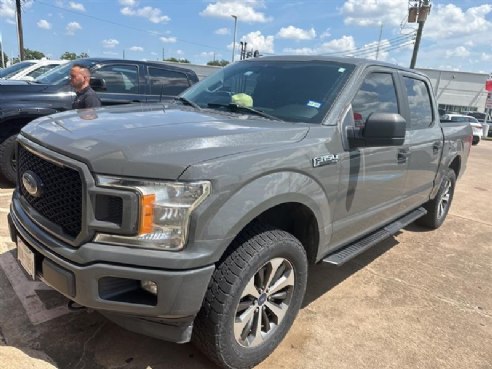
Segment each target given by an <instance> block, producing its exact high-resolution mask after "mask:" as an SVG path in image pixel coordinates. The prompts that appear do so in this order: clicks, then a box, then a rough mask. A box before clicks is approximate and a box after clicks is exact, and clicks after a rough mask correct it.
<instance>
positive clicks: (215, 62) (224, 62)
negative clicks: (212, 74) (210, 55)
mask: <svg viewBox="0 0 492 369" xmlns="http://www.w3.org/2000/svg"><path fill="white" fill-rule="evenodd" d="M227 64H229V62H228V61H227V60H224V59H222V60H211V61H209V62H208V63H207V65H212V66H217V67H225V66H226V65H227Z"/></svg>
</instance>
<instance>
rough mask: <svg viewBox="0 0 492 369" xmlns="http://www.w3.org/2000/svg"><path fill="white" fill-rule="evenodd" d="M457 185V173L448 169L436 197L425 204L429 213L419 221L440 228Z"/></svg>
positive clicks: (421, 223)
mask: <svg viewBox="0 0 492 369" xmlns="http://www.w3.org/2000/svg"><path fill="white" fill-rule="evenodd" d="M455 186H456V174H455V173H454V171H453V170H452V169H448V171H447V172H446V174H445V175H444V177H443V179H442V181H441V186H440V187H439V191H438V192H437V195H436V197H435V198H434V199H433V200H430V201H429V202H427V203H426V204H425V205H424V207H425V209H426V210H427V214H426V215H424V216H423V217H421V218H419V219H418V220H417V223H418V224H420V225H423V226H425V227H429V228H432V229H436V228H439V227H440V226H441V225H442V223H443V222H444V220H445V219H446V216H447V215H448V212H449V208H450V207H451V203H452V201H453V196H454V187H455Z"/></svg>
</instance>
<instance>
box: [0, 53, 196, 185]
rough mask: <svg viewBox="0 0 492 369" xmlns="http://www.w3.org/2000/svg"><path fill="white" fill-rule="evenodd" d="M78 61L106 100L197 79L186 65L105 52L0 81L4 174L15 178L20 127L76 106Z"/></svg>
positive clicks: (175, 89) (175, 91)
mask: <svg viewBox="0 0 492 369" xmlns="http://www.w3.org/2000/svg"><path fill="white" fill-rule="evenodd" d="M75 63H76V64H81V65H85V66H87V67H88V68H89V69H90V70H91V73H92V79H91V86H92V88H93V89H94V90H95V91H96V92H97V94H98V96H99V98H100V99H101V102H102V105H103V106H106V105H117V104H128V103H135V102H151V101H160V100H162V99H163V97H164V98H168V99H169V98H170V96H176V95H179V94H180V93H181V92H183V91H184V90H185V89H187V88H188V87H190V86H191V85H192V84H194V83H195V82H198V77H197V75H196V73H195V72H193V71H192V70H190V69H188V68H181V67H177V66H174V65H169V64H165V63H162V62H155V61H154V62H153V61H135V60H126V59H125V60H122V59H105V58H85V59H78V60H74V61H71V62H69V63H68V64H65V65H64V66H61V67H58V68H56V69H54V70H51V71H50V72H49V73H47V74H43V75H42V76H40V77H39V78H38V79H36V80H35V81H30V82H26V81H10V80H6V81H0V176H1V177H3V178H4V179H6V180H7V181H9V182H12V183H13V182H15V176H16V175H15V167H16V160H15V155H14V143H15V138H16V136H17V133H19V131H20V130H21V128H22V127H23V126H25V125H26V124H27V123H29V122H30V121H32V120H34V119H36V118H38V117H41V116H44V115H48V114H53V113H56V112H61V111H65V110H70V109H72V101H73V99H74V98H75V91H74V90H73V88H72V87H71V86H70V81H69V78H68V76H69V73H70V69H71V68H72V65H73V64H75Z"/></svg>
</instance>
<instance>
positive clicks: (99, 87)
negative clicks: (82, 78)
mask: <svg viewBox="0 0 492 369" xmlns="http://www.w3.org/2000/svg"><path fill="white" fill-rule="evenodd" d="M89 84H90V85H91V87H92V89H93V90H94V91H106V90H107V88H106V81H104V79H102V78H93V77H91V80H90V82H89Z"/></svg>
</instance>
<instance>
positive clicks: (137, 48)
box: [129, 46, 144, 52]
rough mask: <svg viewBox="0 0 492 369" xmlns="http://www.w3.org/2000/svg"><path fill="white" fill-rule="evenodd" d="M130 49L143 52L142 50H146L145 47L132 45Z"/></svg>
mask: <svg viewBox="0 0 492 369" xmlns="http://www.w3.org/2000/svg"><path fill="white" fill-rule="evenodd" d="M129 50H130V51H138V52H141V51H144V48H143V47H141V46H132V47H130V49H129Z"/></svg>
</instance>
